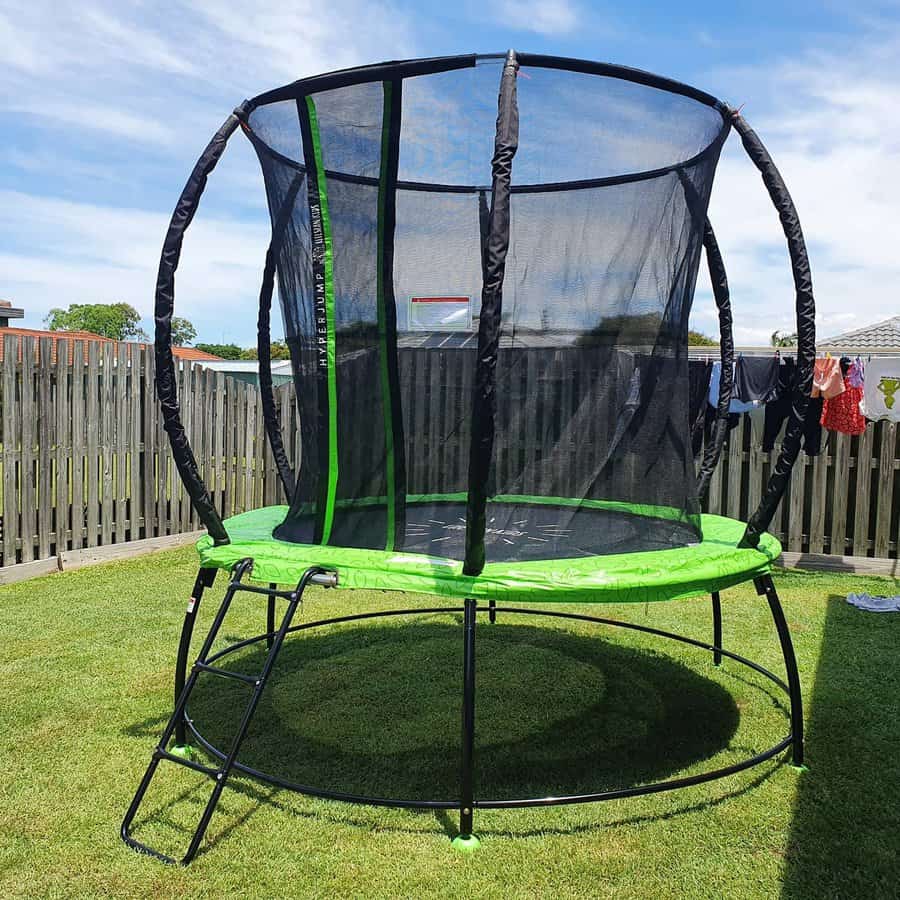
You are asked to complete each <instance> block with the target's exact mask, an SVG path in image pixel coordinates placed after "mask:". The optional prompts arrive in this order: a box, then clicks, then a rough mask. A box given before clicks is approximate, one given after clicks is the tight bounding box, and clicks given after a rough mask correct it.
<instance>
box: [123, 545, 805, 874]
mask: <svg viewBox="0 0 900 900" xmlns="http://www.w3.org/2000/svg"><path fill="white" fill-rule="evenodd" d="M251 567H252V561H251V560H242V561H241V562H240V563H238V564H237V565H236V566H235V568H234V570H233V573H232V578H231V580H230V582H229V585H228V589H227V591H226V593H225V598H224V599H223V601H222V605H221V606H220V608H219V611H218V613H217V614H216V617H215V619H214V621H213V624H212V627H211V629H210V632H209V634H208V635H207V637H206V640H205V641H204V644H203V648H202V650H201V651H200V654H199V656H198V658H197V662H195V663H194V666H193V668H192V669H191V672H190V675H187V672H186V669H187V659H188V653H189V648H190V643H191V637H192V634H193V629H194V624H195V622H196V618H197V616H196V611H197V606H198V605H199V600H200V596H201V594H202V591H203V588H204V587H208V586H209V585H210V584H212V580H213V578H214V577H215V570H210V569H201V570H200V572H199V573H198V576H197V581H196V583H195V587H194V595H193V597H192V600H191V603H190V604H189V605H188V610H187V613H186V615H185V620H184V626H183V628H182V631H181V641H180V644H179V648H178V657H177V670H176V673H175V684H176V689H177V691H178V697H177V701H176V704H175V710H174V712H173V714H172V717H171V719H170V720H169V723H168V724H167V726H166V728H165V730H164V731H163V734H162V736H161V738H160V741H159V743H158V745H157V747H156V749H155V750H154V752H153V757H152V759H151V762H150V765H149V767H148V769H147V772H146V773H145V775H144V778H143V780H142V781H141V784H140V786H139V788H138V791H137V793H136V795H135V798H134V800H133V801H132V804H131V806H130V807H129V809H128V812H127V814H126V816H125V820H124V822H123V823H122V830H121V834H122V838H123V840H124V841H125V842H126V843H127V844H128V845H129V846H130V847H132V848H134V849H136V850H138V851H140V852H143V853H147V854H150V855H151V856H155V857H156V858H158V859H161V860H163V861H164V862H168V863H173V862H176V860H174V859H173V858H171V857H169V856H166V855H165V854H163V853H160V852H159V851H157V850H154V849H152V848H150V847H148V846H146V845H145V844H142V843H140V842H139V841H137V840H135V839H134V838H133V837H131V834H130V829H131V825H132V822H133V820H134V816H135V814H136V812H137V810H138V807H139V806H140V803H141V801H142V799H143V797H144V794H145V793H146V790H147V787H148V786H149V784H150V781H151V780H152V778H153V775H154V773H155V771H156V768H157V766H158V764H159V762H160V761H161V760H163V759H165V760H169V761H173V762H176V763H180V764H182V765H185V766H187V767H188V768H191V769H194V770H196V771H198V772H202V773H204V774H206V775H208V776H210V777H211V778H212V779H214V781H215V785H214V789H213V794H212V796H211V797H210V800H209V802H208V804H207V806H206V808H205V810H204V813H203V816H202V817H201V820H200V824H199V825H198V827H197V831H196V832H195V834H194V836H193V839H192V841H191V843H190V846H189V848H188V851H187V853H186V854H185V856H184V857H183V858H182V860H181V863H182V864H183V865H186V864H187V863H189V862H190V861H191V859H193V857H194V855H195V854H196V852H197V850H198V848H199V846H200V843H201V841H202V839H203V835H204V833H205V831H206V827H207V826H208V824H209V820H210V818H211V816H212V812H213V811H214V809H215V806H216V803H217V802H218V799H219V797H220V795H221V792H222V788H223V787H224V784H225V781H226V780H227V778H228V775H229V774H230V773H231V772H232V771H236V772H238V773H240V774H242V775H248V776H250V777H253V778H256V779H258V780H260V781H264V782H267V783H269V784H273V785H275V786H277V787H280V788H284V789H287V790H291V791H295V792H297V793H300V794H305V795H307V796H311V797H318V798H324V799H329V800H339V801H342V802H346V803H356V804H364V805H368V806H387V807H397V808H401V809H442V810H451V809H457V810H458V811H459V822H460V824H459V837H461V838H464V839H466V840H468V839H470V838H471V837H472V835H473V826H474V822H473V820H474V813H475V810H476V809H522V808H526V807H534V806H557V805H563V804H571V803H592V802H599V801H603V800H617V799H622V798H625V797H636V796H642V795H645V794H653V793H660V792H662V791H671V790H678V789H681V788H687V787H692V786H694V785H698V784H703V783H705V782H708V781H714V780H716V779H719V778H725V777H727V776H729V775H734V774H736V773H738V772H741V771H743V770H745V769H749V768H752V767H753V766H757V765H760V764H761V763H764V762H766V761H767V760H769V759H772V758H773V757H775V756H777V755H778V754H779V753H781V752H782V751H784V750H788V749H789V750H790V752H791V757H792V762H793V764H794V765H795V766H798V767H799V766H802V765H803V759H804V755H803V709H802V698H801V691H800V678H799V673H798V670H797V661H796V657H795V655H794V649H793V645H792V642H791V636H790V631H789V630H788V626H787V621H786V619H785V616H784V612H783V610H782V608H781V603H780V601H779V599H778V594H777V592H776V590H775V585H774V583H773V581H772V578H771V576H770V575H763V576H759V577H758V578H756V579H754V584H755V586H756V590H757V594H759V595H760V596H765V597H766V600H767V601H768V604H769V608H770V610H771V613H772V618H773V621H774V623H775V628H776V631H777V634H778V640H779V643H780V646H781V651H782V655H783V657H784V664H785V671H786V677H787V680H786V681H785V680H784V679H782V678H780V677H779V676H778V675H775V674H774V673H773V672H771V671H770V670H769V669H766V668H765V667H764V666H761V665H760V664H759V663H756V662H754V661H753V660H750V659H747V658H746V657H744V656H741V655H740V654H738V653H734V652H732V651H730V650H726V649H725V648H724V647H722V608H721V601H720V597H719V592H718V591H716V592H713V593H712V614H713V616H712V617H713V640H712V642H711V643H708V642H706V641H701V640H697V639H695V638H690V637H685V636H683V635H678V634H674V633H672V632H668V631H663V630H661V629H658V628H652V627H650V626H647V625H638V624H634V623H630V622H622V621H617V620H615V619H606V618H601V617H599V616H590V615H584V614H581V613H572V612H564V611H561V610H546V609H533V608H529V607H516V606H498V605H497V603H496V601H494V600H491V601H489V604H488V605H487V606H482V607H479V606H478V604H477V601H476V600H475V599H471V598H470V599H467V600H465V601H464V604H463V673H462V675H463V677H462V683H463V693H462V709H461V712H462V731H461V749H460V791H459V797H458V798H457V799H421V800H420V799H412V798H398V797H371V796H365V795H360V794H353V793H350V792H344V791H335V790H329V789H325V788H319V787H315V786H313V785H307V784H299V783H297V782H293V781H289V780H287V779H284V778H280V777H278V776H276V775H272V774H269V773H266V772H262V771H260V770H258V769H255V768H253V767H251V766H248V765H245V764H243V763H241V762H239V761H238V760H237V754H238V751H239V750H240V746H241V743H242V742H243V739H244V736H245V735H246V732H247V728H248V727H249V724H250V720H251V719H252V715H253V712H254V710H255V708H256V704H257V703H258V701H259V697H260V695H261V693H262V691H263V689H264V688H265V684H266V681H267V680H268V677H269V674H270V673H271V670H272V667H273V666H274V663H275V661H276V658H277V656H278V653H279V651H280V650H281V646H282V644H283V642H284V640H285V638H286V637H287V635H288V634H291V633H293V632H298V631H309V630H311V629H314V628H320V627H324V626H328V625H334V624H337V623H343V622H357V621H364V620H367V619H378V618H386V617H393V616H405V615H428V614H436V613H458V612H459V607H458V606H439V607H428V608H418V609H417V608H411V609H392V610H384V611H378V612H370V613H357V614H354V615H347V616H337V617H333V618H327V619H318V620H315V621H311V622H305V623H303V624H299V625H293V624H292V619H293V616H294V613H295V611H296V609H297V606H298V604H299V603H300V600H301V596H302V593H303V589H304V588H305V587H306V585H307V584H308V583H309V582H310V581H311V580H312V579H313V577H314V576H315V575H322V574H323V573H325V570H322V569H309V570H307V572H306V573H304V575H303V578H302V579H301V580H300V583H299V584H298V585H297V587H296V588H295V589H294V590H293V591H280V590H278V589H277V587H276V586H275V585H270V587H269V588H262V587H254V586H251V585H247V584H242V578H243V576H244V575H245V574H247V572H249V571H250V568H251ZM326 574H329V575H330V573H326ZM330 577H333V576H330ZM320 583H321V582H320ZM334 583H336V582H334ZM237 591H248V592H251V593H257V594H262V595H265V596H266V597H267V606H266V618H267V624H266V629H267V630H266V631H265V632H263V633H262V634H258V635H254V636H253V637H250V638H245V639H243V640H240V641H237V642H236V643H233V644H231V645H229V646H228V647H225V648H224V649H222V650H219V651H217V652H216V653H213V654H210V649H211V647H212V643H213V641H214V639H215V637H216V635H217V634H218V631H219V629H220V627H221V624H222V620H223V619H224V617H225V613H226V612H227V610H228V607H229V605H230V603H231V599H232V598H233V596H234V594H235V593H236V592H237ZM278 598H283V599H286V600H287V601H288V609H287V612H286V613H285V615H284V617H283V618H282V620H281V624H280V626H279V627H278V628H277V629H276V628H275V601H276V599H278ZM479 612H486V613H487V614H488V619H489V621H490V622H495V621H496V618H497V614H498V613H500V612H502V613H503V614H504V615H537V616H545V617H549V618H556V619H569V620H575V621H581V622H592V623H596V624H601V625H609V626H612V627H617V628H626V629H629V630H631V631H639V632H642V633H644V634H651V635H654V636H656V637H663V638H667V639H669V640H675V641H678V642H680V643H683V644H688V645H690V646H693V647H697V648H699V649H701V650H707V651H709V652H711V653H712V654H713V663H714V664H715V665H717V666H718V665H719V664H720V663H721V661H722V658H723V657H727V658H728V659H730V660H732V661H734V662H737V663H740V664H741V665H744V666H746V667H748V668H750V669H752V670H753V671H755V672H757V673H758V674H760V675H762V676H764V677H765V678H767V679H768V680H769V681H771V682H772V683H773V684H775V685H776V686H777V687H779V688H781V689H782V690H783V691H784V692H785V695H786V696H787V698H788V700H789V704H790V711H789V718H790V724H791V727H790V731H789V732H788V734H787V735H786V736H785V737H783V738H782V739H781V740H779V741H778V742H777V743H775V744H773V745H772V746H771V747H769V748H767V749H766V750H763V751H761V752H759V753H757V754H755V755H754V756H751V757H748V758H747V759H744V760H741V761H740V762H737V763H732V764H731V765H729V766H724V767H722V768H718V769H713V770H710V771H708V772H702V773H699V774H697V775H690V776H687V777H684V778H673V779H668V780H665V781H660V782H655V783H652V784H644V785H639V786H636V787H628V788H620V789H617V790H607V791H599V792H595V793H586V794H570V795H564V796H554V797H527V798H519V799H485V800H481V799H477V798H476V795H475V770H476V767H475V633H476V618H477V614H478V613H479ZM260 642H265V644H266V646H267V648H268V654H267V656H266V661H265V664H264V666H263V671H262V673H261V674H260V675H259V676H258V677H251V676H245V675H240V674H238V673H232V672H230V671H229V670H226V669H222V668H220V667H219V666H217V665H216V663H218V661H220V660H221V659H223V658H224V657H226V656H228V655H229V654H231V653H233V652H235V651H237V650H240V649H242V648H244V647H248V646H251V645H253V644H257V643H260ZM204 671H205V672H211V673H213V674H215V675H220V676H223V677H235V678H240V679H241V680H243V681H247V682H249V683H250V684H251V685H252V686H253V687H254V693H253V696H252V698H251V701H250V703H249V704H248V708H247V710H246V711H245V714H244V717H243V719H242V721H241V725H240V728H239V730H238V734H237V735H236V736H235V738H234V740H233V743H232V746H231V747H230V749H229V750H228V752H226V751H224V750H222V749H220V748H218V747H216V746H215V745H214V744H213V743H212V742H211V741H209V740H208V739H207V738H206V737H204V736H203V734H202V733H201V731H200V729H199V728H198V726H197V724H196V723H195V722H194V721H193V720H192V719H191V717H190V715H189V714H188V711H187V702H188V699H189V697H190V694H191V691H192V690H193V688H194V686H195V684H196V681H197V678H198V676H199V675H200V673H201V672H204ZM188 731H189V732H190V734H191V735H192V736H193V738H194V739H195V740H196V741H197V743H198V744H199V745H200V746H201V747H203V749H204V750H206V751H207V753H209V754H210V755H211V756H212V757H213V758H214V759H216V760H217V761H218V762H219V763H221V764H222V765H221V766H220V767H219V768H212V767H209V766H204V765H201V764H199V763H196V762H193V761H191V760H190V758H188V757H186V756H181V755H175V754H174V753H171V752H169V751H168V750H167V749H166V748H167V746H168V744H169V741H170V740H171V738H172V737H173V735H175V736H176V740H177V742H178V743H183V742H184V736H185V735H186V733H187V732H188ZM176 746H177V745H176ZM174 749H176V748H175V747H173V750H174Z"/></svg>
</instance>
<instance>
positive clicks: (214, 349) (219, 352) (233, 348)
mask: <svg viewBox="0 0 900 900" xmlns="http://www.w3.org/2000/svg"><path fill="white" fill-rule="evenodd" d="M194 348H195V349H197V350H202V351H203V352H204V353H211V354H212V355H213V356H221V357H222V359H241V352H242V351H241V348H240V347H238V345H237V344H204V343H200V344H194Z"/></svg>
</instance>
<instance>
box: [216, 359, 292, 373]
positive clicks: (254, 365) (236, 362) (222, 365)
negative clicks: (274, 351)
mask: <svg viewBox="0 0 900 900" xmlns="http://www.w3.org/2000/svg"><path fill="white" fill-rule="evenodd" d="M204 368H206V369H212V370H213V371H214V372H258V371H259V360H256V359H217V358H215V357H214V358H213V359H211V360H209V361H208V362H207V361H204ZM271 368H272V371H273V372H278V371H279V370H281V369H288V370H289V369H290V368H291V361H290V360H289V359H273V360H272V364H271Z"/></svg>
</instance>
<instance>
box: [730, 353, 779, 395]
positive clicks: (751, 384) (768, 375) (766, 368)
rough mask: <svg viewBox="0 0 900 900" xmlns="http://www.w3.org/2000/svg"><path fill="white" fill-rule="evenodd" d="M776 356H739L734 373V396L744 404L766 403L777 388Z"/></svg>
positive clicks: (777, 359) (777, 360)
mask: <svg viewBox="0 0 900 900" xmlns="http://www.w3.org/2000/svg"><path fill="white" fill-rule="evenodd" d="M778 362H779V358H778V357H777V356H741V357H740V358H739V359H738V361H737V366H736V367H735V372H734V387H735V393H734V396H735V397H736V398H737V399H738V400H742V401H743V402H745V403H752V402H756V403H767V402H768V401H769V400H772V399H774V397H775V394H776V391H777V388H778V370H779V366H778Z"/></svg>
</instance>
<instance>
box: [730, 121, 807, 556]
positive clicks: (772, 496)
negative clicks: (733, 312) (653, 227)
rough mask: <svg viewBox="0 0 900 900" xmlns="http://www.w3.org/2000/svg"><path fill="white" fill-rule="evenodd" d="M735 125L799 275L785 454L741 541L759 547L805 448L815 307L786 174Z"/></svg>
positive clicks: (750, 133) (752, 137) (753, 134)
mask: <svg viewBox="0 0 900 900" xmlns="http://www.w3.org/2000/svg"><path fill="white" fill-rule="evenodd" d="M730 113H731V117H732V124H733V125H734V129H735V131H737V133H738V134H739V135H740V136H741V143H742V144H743V145H744V150H746V152H747V155H748V156H749V157H750V159H751V160H752V161H753V164H754V165H755V166H756V168H757V169H758V170H759V173H760V175H761V176H762V180H763V184H765V186H766V190H767V191H768V192H769V197H770V198H771V200H772V203H773V204H774V206H775V209H776V210H777V211H778V218H779V219H780V220H781V227H782V229H783V231H784V236H785V239H786V240H787V245H788V252H789V254H790V257H791V270H792V273H793V276H794V290H795V307H796V315H797V371H796V376H795V380H794V388H793V395H792V398H791V413H790V417H789V419H788V424H787V429H786V431H785V435H784V441H783V442H782V444H781V452H780V453H779V454H778V459H777V460H776V462H775V465H774V467H773V469H772V474H771V476H770V478H769V483H768V484H767V486H766V491H765V494H764V495H763V498H762V500H761V501H760V504H759V506H758V507H757V509H756V511H755V512H754V513H753V515H752V516H750V518H749V521H748V522H747V528H746V529H745V531H744V536H743V538H742V539H741V542H740V545H739V546H741V547H756V546H757V545H758V544H759V539H760V536H761V535H762V533H763V532H764V531H765V530H766V529H767V528H768V527H769V524H770V523H771V521H772V518H773V517H774V515H775V510H776V509H777V508H778V504H779V503H780V502H781V498H782V497H783V496H784V492H785V490H786V489H787V486H788V482H789V481H790V477H791V469H792V468H793V466H794V462H795V461H796V459H797V454H798V453H799V452H800V440H801V437H802V435H803V420H804V418H805V416H806V407H807V404H808V401H809V395H810V391H811V389H812V377H813V365H814V363H815V358H816V306H815V300H814V298H813V287H812V274H811V272H810V267H809V256H808V255H807V252H806V241H805V240H804V238H803V230H802V229H801V227H800V219H799V217H798V215H797V209H796V207H795V206H794V201H793V200H792V199H791V195H790V193H789V192H788V189H787V186H786V185H785V183H784V179H783V178H782V177H781V173H780V172H779V171H778V169H777V168H776V166H775V163H774V162H773V161H772V157H771V156H770V155H769V151H768V150H766V148H765V146H764V145H763V142H762V141H761V140H760V139H759V136H758V135H757V134H756V132H755V131H754V130H753V129H752V128H751V127H750V126H749V125H748V124H747V122H746V121H745V120H744V118H743V117H742V116H741V115H740V113H738V112H737V111H735V110H730Z"/></svg>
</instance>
